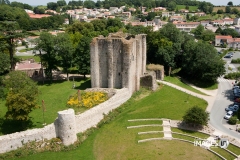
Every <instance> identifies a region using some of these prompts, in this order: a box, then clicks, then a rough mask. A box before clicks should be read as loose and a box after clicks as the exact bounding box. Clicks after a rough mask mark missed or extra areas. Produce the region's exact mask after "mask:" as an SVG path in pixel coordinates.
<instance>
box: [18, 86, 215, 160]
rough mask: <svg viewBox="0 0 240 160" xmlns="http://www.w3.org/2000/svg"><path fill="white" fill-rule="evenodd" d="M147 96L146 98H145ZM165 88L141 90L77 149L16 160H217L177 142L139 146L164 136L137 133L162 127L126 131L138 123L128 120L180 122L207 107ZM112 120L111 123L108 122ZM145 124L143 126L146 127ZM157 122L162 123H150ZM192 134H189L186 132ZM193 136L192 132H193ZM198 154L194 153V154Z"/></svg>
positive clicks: (169, 88) (159, 142) (152, 142)
mask: <svg viewBox="0 0 240 160" xmlns="http://www.w3.org/2000/svg"><path fill="white" fill-rule="evenodd" d="M147 95H148V96H147ZM187 97H188V95H187V94H186V93H183V92H180V91H178V90H176V89H174V88H171V87H168V86H165V85H164V86H161V88H160V89H159V90H158V91H156V92H152V93H151V94H150V91H146V90H144V89H142V90H141V91H139V92H137V93H135V95H134V96H133V97H132V98H131V99H130V100H129V101H128V102H126V103H125V104H123V105H122V106H121V107H119V108H118V109H117V110H115V111H114V112H113V113H112V114H110V116H109V117H106V119H105V120H104V121H105V123H104V125H101V127H99V128H98V129H96V130H95V131H94V132H93V134H91V135H90V136H89V137H88V138H87V139H86V140H85V141H84V142H83V143H82V144H81V145H79V147H78V148H77V149H76V150H71V151H67V152H56V153H55V152H44V153H41V154H34V155H31V156H28V157H23V158H18V159H25V160H27V159H36V160H38V159H66V157H67V158H68V159H84V160H94V159H104V160H105V159H106V160H112V159H121V160H122V159H192V158H193V155H194V159H199V160H200V159H201V160H202V159H218V157H216V156H215V155H214V154H212V153H210V152H208V151H207V150H204V149H202V148H200V147H194V146H193V145H192V144H189V143H185V142H179V141H175V140H172V141H165V140H160V141H151V142H145V143H138V142H137V141H138V140H139V139H143V138H151V137H154V136H159V137H161V136H163V134H161V133H160V134H153V135H138V132H143V131H144V132H145V131H152V130H157V131H161V130H162V127H144V128H132V129H127V127H128V126H132V125H134V124H135V125H136V124H140V123H139V122H129V121H128V120H130V119H141V118H170V119H182V116H183V115H184V114H185V112H186V110H187V109H189V108H190V107H192V106H195V105H197V106H199V107H201V108H203V109H205V108H206V106H207V103H206V101H204V100H202V99H198V98H196V97H193V96H190V97H189V98H188V100H187ZM109 119H112V121H109ZM146 123H147V122H144V123H143V124H146ZM149 123H159V124H161V122H149ZM189 134H191V133H189ZM193 134H194V133H193ZM196 153H197V154H196Z"/></svg>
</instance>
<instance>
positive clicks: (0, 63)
mask: <svg viewBox="0 0 240 160" xmlns="http://www.w3.org/2000/svg"><path fill="white" fill-rule="evenodd" d="M9 69H10V58H9V55H8V54H6V53H2V52H0V75H1V74H3V73H5V72H6V71H9Z"/></svg>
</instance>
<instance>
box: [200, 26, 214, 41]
mask: <svg viewBox="0 0 240 160" xmlns="http://www.w3.org/2000/svg"><path fill="white" fill-rule="evenodd" d="M201 39H202V40H204V41H214V39H215V33H214V32H213V31H211V30H209V29H207V30H204V31H203V32H202V34H201Z"/></svg>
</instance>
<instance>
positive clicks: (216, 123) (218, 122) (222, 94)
mask: <svg viewBox="0 0 240 160" xmlns="http://www.w3.org/2000/svg"><path fill="white" fill-rule="evenodd" d="M237 58H240V52H239V51H238V52H237V51H234V54H233V57H232V58H223V60H224V61H226V65H225V68H226V73H229V72H235V71H237V67H238V66H239V64H231V60H232V59H237ZM228 67H231V68H232V70H228ZM219 79H220V81H219V85H218V93H217V95H216V99H215V102H214V104H213V106H212V110H211V112H210V124H211V125H212V126H213V127H214V128H215V129H217V130H219V131H221V132H223V133H225V134H228V135H230V136H232V137H234V138H238V139H240V133H238V132H236V131H235V129H236V126H235V125H229V124H228V123H227V121H226V120H225V119H224V118H223V117H224V115H225V114H226V111H225V108H226V107H228V106H229V105H230V104H232V103H233V92H232V81H231V80H226V79H224V78H222V77H221V78H219Z"/></svg>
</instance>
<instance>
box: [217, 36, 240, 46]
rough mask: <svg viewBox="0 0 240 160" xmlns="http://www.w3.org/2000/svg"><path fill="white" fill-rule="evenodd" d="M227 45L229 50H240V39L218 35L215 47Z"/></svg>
mask: <svg viewBox="0 0 240 160" xmlns="http://www.w3.org/2000/svg"><path fill="white" fill-rule="evenodd" d="M223 44H226V45H227V47H229V48H234V49H235V48H238V49H240V38H233V37H232V36H229V35H227V36H224V35H216V36H215V46H221V45H223Z"/></svg>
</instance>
